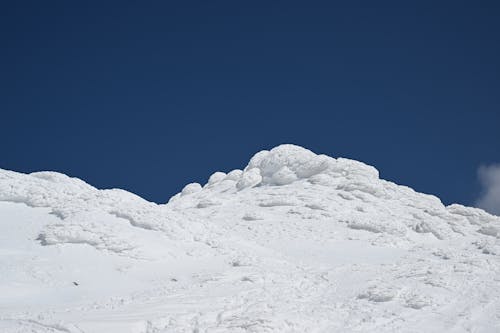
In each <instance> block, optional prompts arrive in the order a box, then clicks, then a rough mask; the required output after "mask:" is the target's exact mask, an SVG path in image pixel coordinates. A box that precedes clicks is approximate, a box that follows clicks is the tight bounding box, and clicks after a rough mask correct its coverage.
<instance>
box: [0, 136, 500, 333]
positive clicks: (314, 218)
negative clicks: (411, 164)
mask: <svg viewBox="0 0 500 333" xmlns="http://www.w3.org/2000/svg"><path fill="white" fill-rule="evenodd" d="M0 226H1V228H2V233H1V234H0V295H1V296H0V331H1V332H6V333H10V332H70V333H73V332H75V333H76V332H86V333H88V332H92V333H93V332H103V333H104V332H106V333H108V332H110V333H113V332H125V333H126V332H130V333H153V332H155V333H160V332H162V333H164V332H198V333H200V332H395V331H396V332H422V331H424V332H443V331H447V332H498V331H500V217H497V216H492V215H490V214H488V213H486V212H484V211H482V210H480V209H476V208H470V207H464V206H461V205H456V204H455V205H451V206H444V205H443V204H442V203H441V201H440V200H439V199H438V198H436V197H434V196H432V195H427V194H422V193H417V192H415V191H413V190H412V189H410V188H408V187H405V186H400V185H396V184H394V183H391V182H388V181H384V180H381V179H379V175H378V172H377V170H376V169H375V168H373V167H371V166H368V165H365V164H363V163H361V162H357V161H353V160H348V159H343V158H338V159H334V158H331V157H328V156H325V155H316V154H314V153H312V152H311V151H309V150H306V149H304V148H301V147H298V146H293V145H282V146H278V147H276V148H274V149H272V150H271V151H262V152H259V153H257V154H256V155H255V156H254V157H253V158H252V159H251V160H250V162H249V164H248V166H247V167H246V168H245V169H244V170H233V171H231V172H229V173H227V174H226V173H223V172H216V173H214V174H213V175H212V176H211V177H210V178H209V180H208V182H207V184H205V185H204V186H202V185H200V184H196V183H192V184H188V185H187V186H186V187H185V188H184V189H183V190H182V191H181V192H180V193H179V194H177V195H175V196H174V197H172V198H171V199H170V201H169V202H168V203H166V204H160V205H158V204H155V203H151V202H147V201H145V200H143V199H142V198H140V197H138V196H136V195H134V194H131V193H129V192H126V191H123V190H118V189H112V190H98V189H96V188H94V187H92V186H90V185H88V184H86V183H85V182H83V181H81V180H79V179H76V178H70V177H68V176H66V175H62V174H59V173H55V172H37V173H32V174H28V175H27V174H20V173H16V172H12V171H7V170H1V169H0Z"/></svg>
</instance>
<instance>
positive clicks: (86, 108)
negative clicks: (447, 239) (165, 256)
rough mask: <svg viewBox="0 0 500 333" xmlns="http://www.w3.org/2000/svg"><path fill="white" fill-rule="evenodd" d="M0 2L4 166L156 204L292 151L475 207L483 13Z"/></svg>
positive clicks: (496, 57)
mask: <svg viewBox="0 0 500 333" xmlns="http://www.w3.org/2000/svg"><path fill="white" fill-rule="evenodd" d="M0 6H1V8H0V29H1V30H0V38H1V39H0V41H1V45H2V52H1V53H0V73H1V79H0V112H1V119H2V122H1V131H0V152H1V159H0V167H2V168H6V169H11V170H16V171H21V172H30V171H36V170H56V171H60V172H64V173H67V174H69V175H72V176H77V177H79V178H82V179H84V180H86V181H87V182H89V183H91V184H92V185H94V186H97V187H100V188H108V187H120V188H125V189H127V190H130V191H132V192H134V193H137V194H139V195H141V196H143V197H145V198H147V199H149V200H153V201H156V202H165V201H167V200H168V198H169V197H170V196H171V195H172V194H174V193H176V192H178V191H179V190H180V189H181V188H182V187H183V185H185V184H186V183H189V182H192V181H198V182H202V183H203V182H205V181H206V179H207V178H208V177H209V176H210V174H211V173H212V172H214V171H218V170H221V171H229V170H231V169H234V168H242V167H244V166H245V165H246V163H247V162H248V160H249V158H250V157H251V156H252V155H253V154H254V153H255V152H257V151H259V150H261V149H268V148H272V147H273V146H276V145H278V144H280V143H295V144H298V145H302V146H305V147H307V148H309V149H311V150H313V151H315V152H318V153H325V154H328V155H331V156H334V157H337V156H342V157H348V158H353V159H358V160H361V161H364V162H366V163H369V164H372V165H374V166H376V167H377V168H378V169H379V171H380V173H381V177H382V178H385V179H388V180H392V181H395V182H397V183H400V184H405V185H408V186H411V187H413V188H415V189H416V190H418V191H422V192H426V193H432V194H435V195H437V196H439V197H440V198H441V199H442V200H443V201H444V202H445V203H452V202H459V203H463V204H473V203H474V202H475V201H476V200H477V198H478V196H479V195H480V193H481V183H480V181H478V175H477V173H478V170H479V168H480V167H481V166H489V165H493V164H495V163H499V162H500V108H499V106H500V93H499V92H500V40H499V39H500V20H499V19H498V17H500V8H499V5H497V2H494V1H489V2H487V1H475V2H470V1H469V2H461V1H453V2H437V1H432V2H425V1H414V2H413V1H404V2H402V1H392V2H385V1H381V2H373V1H365V2H363V1H348V2H334V1H325V2H316V1H307V2H294V1H275V2H271V1H265V2H264V1H263V2H259V1H256V2H253V1H252V2H242V1H230V2H229V1H228V2H219V1H215V2H207V1H200V2H193V1H182V2H171V1H151V2H149V1H141V2H127V1H120V2H104V1H100V2H80V3H75V2H71V1H51V2H41V1H36V2H35V1H34V2H29V1H23V2H10V3H6V2H3V3H2V4H1V5H0ZM488 179H489V178H488ZM483 180H484V177H483ZM483 183H484V182H483Z"/></svg>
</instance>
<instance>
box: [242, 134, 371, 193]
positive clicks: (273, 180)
mask: <svg viewBox="0 0 500 333" xmlns="http://www.w3.org/2000/svg"><path fill="white" fill-rule="evenodd" d="M254 168H255V169H258V170H259V171H260V175H261V176H262V182H261V184H263V185H286V184H290V183H292V182H294V181H296V180H301V179H308V178H311V177H313V176H315V175H318V174H323V175H329V176H332V177H337V176H344V177H347V176H351V177H352V176H358V177H359V176H361V177H366V178H375V179H376V178H378V171H377V170H376V169H375V168H373V167H371V166H368V165H366V164H363V163H360V162H356V161H352V160H348V159H342V158H341V159H334V158H332V157H329V156H326V155H316V154H315V153H313V152H312V151H310V150H308V149H305V148H302V147H299V146H295V145H291V144H286V145H281V146H278V147H276V148H273V149H271V150H270V151H267V150H263V151H261V152H258V153H257V154H255V155H254V156H253V157H252V159H251V160H250V162H249V163H248V166H247V167H246V168H245V170H251V169H254Z"/></svg>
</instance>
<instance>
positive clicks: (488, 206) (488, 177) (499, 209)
mask: <svg viewBox="0 0 500 333" xmlns="http://www.w3.org/2000/svg"><path fill="white" fill-rule="evenodd" d="M478 177H479V181H480V182H481V185H482V186H483V193H482V195H481V196H480V197H479V199H478V200H477V202H476V205H477V206H478V207H480V208H482V209H484V210H486V211H488V212H490V213H492V214H495V215H500V164H494V165H489V166H481V167H479V170H478Z"/></svg>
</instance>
